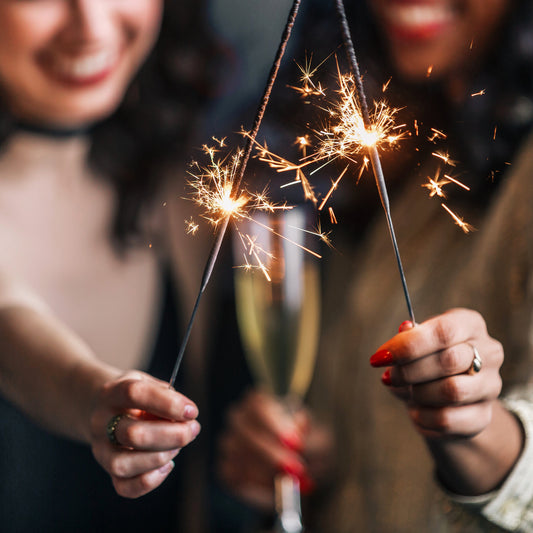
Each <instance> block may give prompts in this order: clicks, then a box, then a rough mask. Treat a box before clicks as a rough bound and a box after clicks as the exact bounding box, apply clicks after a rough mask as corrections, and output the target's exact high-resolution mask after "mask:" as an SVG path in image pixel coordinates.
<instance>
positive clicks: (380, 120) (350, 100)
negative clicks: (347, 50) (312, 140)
mask: <svg viewBox="0 0 533 533" xmlns="http://www.w3.org/2000/svg"><path fill="white" fill-rule="evenodd" d="M338 84H339V88H338V90H337V92H338V94H339V98H338V101H337V102H334V103H332V104H330V106H329V107H328V108H327V109H326V111H327V114H328V116H329V123H328V124H327V125H326V126H325V127H324V128H322V129H321V130H319V131H317V132H316V135H317V137H318V140H319V142H318V147H317V151H316V152H315V153H314V154H313V155H312V156H310V157H311V158H312V159H313V160H314V162H319V161H321V160H328V161H332V160H334V159H337V158H339V157H340V158H343V159H348V160H350V161H352V162H355V159H354V158H355V156H357V155H359V154H362V153H364V152H365V151H366V150H367V149H368V148H369V147H371V146H376V147H378V148H384V147H386V146H388V147H391V146H394V145H395V144H396V143H398V141H400V140H401V139H403V138H404V137H405V132H403V131H402V128H403V127H405V124H402V125H396V124H395V121H394V119H395V115H396V113H397V112H398V109H394V108H390V107H389V106H388V105H387V104H386V102H384V101H380V102H375V103H374V110H373V113H371V117H370V120H371V125H370V126H369V127H367V126H366V125H365V121H364V118H363V113H362V110H361V106H360V104H359V99H358V98H357V89H356V86H355V82H354V78H353V76H352V75H351V74H341V73H340V72H339V75H338Z"/></svg>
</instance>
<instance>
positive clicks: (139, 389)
mask: <svg viewBox="0 0 533 533" xmlns="http://www.w3.org/2000/svg"><path fill="white" fill-rule="evenodd" d="M123 386H124V395H125V397H126V400H127V401H128V402H130V403H131V404H137V402H138V401H139V399H140V398H142V396H143V393H144V390H145V384H144V383H143V382H142V381H140V380H128V381H125V382H124V385H123Z"/></svg>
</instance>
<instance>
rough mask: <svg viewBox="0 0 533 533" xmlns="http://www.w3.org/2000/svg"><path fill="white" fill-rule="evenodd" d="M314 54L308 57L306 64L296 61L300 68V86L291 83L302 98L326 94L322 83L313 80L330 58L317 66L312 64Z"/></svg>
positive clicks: (290, 86) (291, 86)
mask: <svg viewBox="0 0 533 533" xmlns="http://www.w3.org/2000/svg"><path fill="white" fill-rule="evenodd" d="M312 59H313V56H312V55H311V57H310V58H309V59H307V58H306V60H305V64H304V65H299V64H298V63H296V66H297V67H298V68H299V69H300V72H301V77H300V83H301V85H300V86H293V85H289V88H290V89H294V90H295V91H296V92H297V93H298V94H299V95H300V96H301V97H302V98H308V97H310V96H324V94H325V93H324V89H323V88H322V86H321V85H320V83H315V82H314V81H313V76H314V75H315V74H316V72H317V70H318V69H319V68H320V67H321V66H322V65H323V63H324V62H325V61H326V60H327V59H328V58H326V59H324V61H322V62H321V63H319V64H318V65H317V66H316V67H313V66H312Z"/></svg>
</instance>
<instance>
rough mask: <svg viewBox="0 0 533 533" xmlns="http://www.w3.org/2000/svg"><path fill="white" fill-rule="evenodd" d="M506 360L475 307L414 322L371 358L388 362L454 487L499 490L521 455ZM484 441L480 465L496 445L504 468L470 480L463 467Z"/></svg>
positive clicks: (392, 383) (392, 385)
mask: <svg viewBox="0 0 533 533" xmlns="http://www.w3.org/2000/svg"><path fill="white" fill-rule="evenodd" d="M502 363H503V349H502V346H501V344H500V343H499V342H497V341H496V340H494V339H493V338H491V337H490V336H489V334H488V332H487V327H486V324H485V321H484V319H483V317H482V316H481V315H480V314H479V313H477V312H475V311H471V310H469V309H453V310H450V311H448V312H446V313H444V314H442V315H438V316H436V317H434V318H431V319H430V320H427V321H426V322H424V323H422V324H419V325H416V326H413V324H412V323H411V322H410V321H406V322H404V323H402V324H401V326H400V328H399V333H398V334H397V335H395V336H394V337H392V338H391V339H390V340H389V341H387V342H386V343H385V344H383V345H382V346H380V347H379V349H378V350H377V351H376V353H375V354H374V355H372V356H371V358H370V364H371V365H372V366H374V367H378V368H379V367H387V368H386V369H385V371H384V372H382V373H381V381H382V383H383V384H384V385H385V386H386V387H387V388H388V389H389V390H390V391H391V392H392V393H394V394H395V395H396V396H397V397H398V398H400V399H402V400H404V401H406V402H407V404H408V414H409V417H410V419H411V422H412V423H413V424H414V426H415V428H416V429H417V431H418V432H419V433H420V434H422V435H423V436H424V437H425V438H426V439H427V440H428V442H429V443H430V450H431V451H432V452H435V457H436V459H437V469H438V470H439V473H440V475H441V476H442V478H443V479H444V480H445V481H447V482H448V484H449V485H450V487H452V488H453V489H454V490H456V489H457V488H459V489H461V490H467V491H474V493H478V494H479V493H482V492H483V491H488V490H492V489H494V487H495V486H496V485H497V484H498V483H500V482H501V481H502V479H503V478H504V477H505V475H506V474H507V473H508V472H509V469H510V468H511V467H512V465H513V464H514V461H516V458H517V457H518V455H519V453H520V450H521V447H522V441H523V437H522V434H521V431H520V428H519V427H518V425H517V423H516V420H513V417H512V415H510V414H509V413H508V412H507V411H506V410H505V409H504V408H503V407H502V405H501V404H500V403H499V402H498V396H499V394H500V392H501V385H502V380H501V377H500V373H499V372H500V367H501V365H502ZM503 438H505V439H508V440H507V441H506V443H505V444H504V443H503V441H502V439H503ZM452 442H453V443H454V444H453V445H452V444H450V443H452ZM474 443H475V444H474ZM476 446H479V457H482V458H483V461H482V460H481V459H479V461H480V464H484V461H485V460H486V454H487V450H489V449H490V450H492V453H493V457H494V461H495V464H496V465H497V466H496V467H495V469H494V470H491V471H486V472H485V471H484V470H483V471H482V469H481V468H480V469H479V471H478V472H476V476H472V477H471V478H468V479H467V481H465V476H464V474H463V472H461V471H460V465H463V466H464V469H465V470H466V471H470V470H473V469H472V465H471V464H468V463H469V462H471V461H472V460H473V459H472V457H473V453H472V450H473V449H476ZM441 465H442V466H441ZM458 465H459V466H458ZM458 480H460V481H458ZM465 487H466V489H465Z"/></svg>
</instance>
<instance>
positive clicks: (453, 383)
mask: <svg viewBox="0 0 533 533" xmlns="http://www.w3.org/2000/svg"><path fill="white" fill-rule="evenodd" d="M441 393H442V398H443V400H444V402H445V403H446V404H457V403H460V402H461V401H462V400H463V398H464V391H463V389H462V387H461V385H460V382H459V381H458V380H457V379H454V378H448V379H444V380H443V381H442V385H441Z"/></svg>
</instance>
